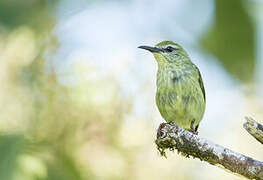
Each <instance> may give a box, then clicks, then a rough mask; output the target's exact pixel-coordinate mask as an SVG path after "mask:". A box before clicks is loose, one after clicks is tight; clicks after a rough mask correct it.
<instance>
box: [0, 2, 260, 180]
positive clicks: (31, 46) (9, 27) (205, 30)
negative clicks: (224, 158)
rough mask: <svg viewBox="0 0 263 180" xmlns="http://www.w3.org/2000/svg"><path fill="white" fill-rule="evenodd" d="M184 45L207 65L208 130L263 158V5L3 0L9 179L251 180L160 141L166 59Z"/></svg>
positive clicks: (0, 139)
mask: <svg viewBox="0 0 263 180" xmlns="http://www.w3.org/2000/svg"><path fill="white" fill-rule="evenodd" d="M161 40H173V41H175V42H177V43H179V44H181V45H182V46H183V47H185V49H186V50H187V51H188V52H189V54H190V57H191V59H192V61H193V62H194V63H195V64H196V65H197V66H198V67H199V69H200V71H201V74H202V76H203V81H204V84H205V89H206V94H207V108H206V113H205V116H204V119H203V121H202V122H201V124H200V129H199V134H200V136H202V137H205V138H207V139H209V140H211V141H213V142H216V143H218V144H221V145H224V146H226V147H228V148H231V149H233V150H234V151H237V152H240V153H244V154H246V155H248V156H252V157H253V158H255V159H258V160H263V148H262V145H260V144H259V143H258V142H256V140H255V139H253V137H251V136H250V135H248V134H247V132H245V130H244V129H243V128H242V123H243V122H244V116H252V117H253V118H255V119H256V120H257V121H259V122H261V123H262V119H263V111H262V110H263V50H262V49H263V1H260V0H239V1H238V0H203V1H196V0H162V1H160V0H76V1H74V0H2V1H0V83H1V86H0V87H1V88H0V179H1V180H46V179H48V180H88V179H94V180H118V179H119V180H122V179H127V180H134V179H136V180H145V179H151V180H155V179H156V180H159V179H180V180H201V179H202V180H211V179H215V180H217V179H226V180H227V179H229V180H230V179H231V180H241V179H243V178H242V177H238V176H236V175H233V174H231V173H228V172H225V171H224V170H222V169H220V168H218V167H215V166H211V165H209V164H207V163H206V162H200V161H199V160H197V159H191V158H190V159H189V158H188V159H187V158H184V157H182V156H180V155H178V154H177V153H168V154H167V156H168V158H167V159H165V158H163V157H160V155H159V154H158V153H157V150H156V147H155V144H154V140H155V136H156V129H157V127H158V125H159V123H160V122H162V121H163V120H162V118H161V116H160V114H159V112H158V110H157V108H156V105H155V101H154V99H155V98H154V96H155V90H156V87H155V80H156V71H157V64H156V62H155V60H154V58H153V56H152V55H151V54H150V53H147V52H145V51H142V50H140V49H138V48H137V47H138V46H139V45H154V44H156V43H158V42H159V41H161Z"/></svg>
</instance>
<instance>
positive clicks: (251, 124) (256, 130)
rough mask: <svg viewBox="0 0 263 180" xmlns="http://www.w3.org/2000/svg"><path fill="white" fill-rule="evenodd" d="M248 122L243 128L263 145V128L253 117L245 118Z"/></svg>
mask: <svg viewBox="0 0 263 180" xmlns="http://www.w3.org/2000/svg"><path fill="white" fill-rule="evenodd" d="M245 118H246V120H247V121H246V122H245V123H244V124H243V127H244V128H245V129H246V130H247V132H248V133H249V134H251V135H252V136H253V137H254V138H255V139H256V140H258V141H259V142H260V143H262V144H263V126H262V125H261V124H259V123H258V122H256V121H255V120H254V119H252V118H251V117H245Z"/></svg>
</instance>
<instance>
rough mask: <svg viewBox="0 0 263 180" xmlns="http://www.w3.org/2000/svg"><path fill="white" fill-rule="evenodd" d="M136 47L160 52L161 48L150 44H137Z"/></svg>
mask: <svg viewBox="0 0 263 180" xmlns="http://www.w3.org/2000/svg"><path fill="white" fill-rule="evenodd" d="M138 48H140V49H145V50H148V51H150V52H160V51H161V49H159V48H157V47H151V46H139V47H138Z"/></svg>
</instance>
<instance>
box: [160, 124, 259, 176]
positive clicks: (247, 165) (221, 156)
mask: <svg viewBox="0 0 263 180" xmlns="http://www.w3.org/2000/svg"><path fill="white" fill-rule="evenodd" d="M155 143H156V144H157V148H158V150H159V152H160V153H161V155H164V156H165V150H166V149H170V150H177V151H178V152H179V153H182V154H183V155H185V156H186V157H189V156H192V157H194V158H199V159H200V160H203V161H207V162H208V163H210V164H212V165H217V166H220V167H223V168H224V169H227V170H230V171H232V172H234V173H237V174H240V175H243V176H244V177H246V178H249V179H259V180H263V162H260V161H257V160H254V159H252V158H250V157H247V156H245V155H242V154H240V153H236V152H234V151H232V150H230V149H227V148H225V147H223V146H220V145H217V144H214V143H213V142H210V141H208V140H206V139H204V138H201V137H199V136H197V135H194V134H193V133H191V132H189V131H186V130H184V129H182V128H180V127H178V126H177V125H175V124H171V123H170V124H164V125H163V128H161V130H160V133H159V134H158V136H157V139H156V141H155Z"/></svg>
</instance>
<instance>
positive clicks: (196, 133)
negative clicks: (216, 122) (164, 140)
mask: <svg viewBox="0 0 263 180" xmlns="http://www.w3.org/2000/svg"><path fill="white" fill-rule="evenodd" d="M189 132H191V133H193V134H195V135H198V131H195V130H193V129H190V131H189Z"/></svg>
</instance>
